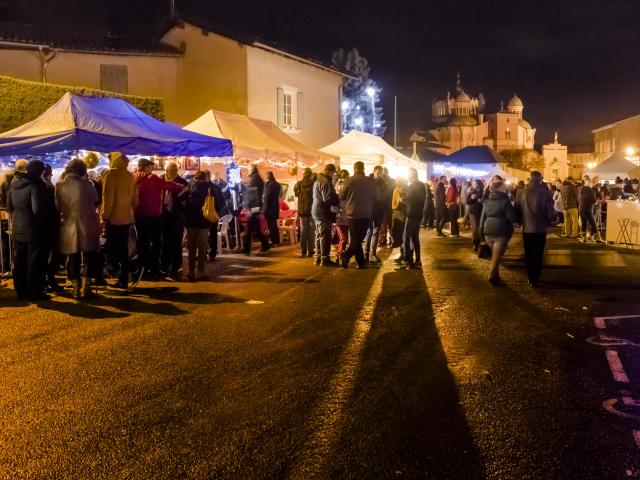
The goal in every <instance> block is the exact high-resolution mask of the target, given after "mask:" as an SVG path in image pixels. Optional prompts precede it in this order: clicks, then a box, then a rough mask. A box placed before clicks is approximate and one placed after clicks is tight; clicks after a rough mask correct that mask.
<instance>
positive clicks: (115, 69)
mask: <svg viewBox="0 0 640 480" xmlns="http://www.w3.org/2000/svg"><path fill="white" fill-rule="evenodd" d="M100 88H101V89H102V90H108V91H109V92H115V93H129V72H128V70H127V66H126V65H100Z"/></svg>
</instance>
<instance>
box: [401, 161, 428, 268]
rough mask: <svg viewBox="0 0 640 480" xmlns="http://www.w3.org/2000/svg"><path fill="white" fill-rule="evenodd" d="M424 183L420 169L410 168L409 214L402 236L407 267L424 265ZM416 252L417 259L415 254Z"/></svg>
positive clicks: (407, 201) (407, 202)
mask: <svg viewBox="0 0 640 480" xmlns="http://www.w3.org/2000/svg"><path fill="white" fill-rule="evenodd" d="M426 193H427V192H426V190H425V186H424V183H422V182H420V181H419V180H418V171H417V170H416V169H415V168H409V187H408V188H407V200H406V205H407V210H406V212H407V215H406V220H405V223H404V232H403V236H402V243H403V251H404V262H403V263H404V265H405V266H407V267H422V261H421V260H420V221H421V220H422V215H423V213H424V202H425V198H426ZM413 252H415V259H414V254H413Z"/></svg>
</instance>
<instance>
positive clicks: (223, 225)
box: [218, 215, 233, 253]
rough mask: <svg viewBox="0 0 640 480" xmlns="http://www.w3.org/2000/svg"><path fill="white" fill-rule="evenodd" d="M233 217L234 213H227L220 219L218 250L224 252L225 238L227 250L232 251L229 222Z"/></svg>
mask: <svg viewBox="0 0 640 480" xmlns="http://www.w3.org/2000/svg"><path fill="white" fill-rule="evenodd" d="M232 219H233V215H225V216H224V217H222V218H221V219H220V220H218V252H220V253H222V239H223V238H224V243H225V246H224V248H225V250H226V251H227V252H228V253H231V242H230V240H229V223H231V220H232Z"/></svg>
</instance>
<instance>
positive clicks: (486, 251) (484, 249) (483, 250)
mask: <svg viewBox="0 0 640 480" xmlns="http://www.w3.org/2000/svg"><path fill="white" fill-rule="evenodd" d="M478 258H482V259H484V260H489V259H491V247H490V246H489V245H487V244H486V243H481V244H480V247H478Z"/></svg>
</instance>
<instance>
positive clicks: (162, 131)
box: [0, 93, 233, 157]
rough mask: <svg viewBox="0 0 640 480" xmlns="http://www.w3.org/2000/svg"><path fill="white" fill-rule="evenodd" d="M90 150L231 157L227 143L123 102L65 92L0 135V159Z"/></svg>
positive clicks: (229, 142) (231, 150)
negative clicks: (33, 114)
mask: <svg viewBox="0 0 640 480" xmlns="http://www.w3.org/2000/svg"><path fill="white" fill-rule="evenodd" d="M74 150H93V151H97V152H122V153H125V154H130V155H135V154H139V155H159V156H207V157H229V156H232V155H233V147H232V143H231V141H229V140H226V139H222V138H215V137H210V136H207V135H202V134H199V133H195V132H190V131H188V130H183V129H182V128H180V127H177V126H175V125H171V124H168V123H164V122H161V121H160V120H156V119H155V118H153V117H150V116H149V115H147V114H145V113H144V112H141V111H140V110H138V109H137V108H135V107H133V106H132V105H130V104H129V103H127V102H125V101H124V100H121V99H118V98H107V97H101V98H97V97H86V96H82V95H76V94H73V93H66V94H65V95H64V96H63V97H62V98H61V99H60V100H58V102H56V104H55V105H53V106H52V107H51V108H49V109H48V110H47V111H45V112H44V113H43V114H42V115H40V116H39V117H38V118H36V119H35V120H32V121H30V122H28V123H25V124H24V125H22V126H20V127H18V128H14V129H13V130H10V131H8V132H5V133H2V134H0V156H10V155H24V156H26V155H41V154H47V153H53V152H61V151H74Z"/></svg>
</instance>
